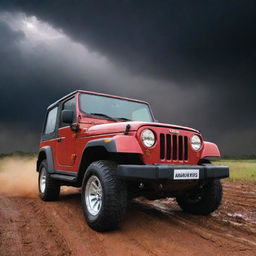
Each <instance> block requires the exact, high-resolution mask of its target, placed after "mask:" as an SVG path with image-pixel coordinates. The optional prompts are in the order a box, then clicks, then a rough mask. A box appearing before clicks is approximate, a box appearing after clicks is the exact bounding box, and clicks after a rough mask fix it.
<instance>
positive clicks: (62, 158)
mask: <svg viewBox="0 0 256 256" xmlns="http://www.w3.org/2000/svg"><path fill="white" fill-rule="evenodd" d="M64 109H68V110H72V111H74V119H73V123H75V122H76V99H75V97H72V98H71V99H69V100H67V101H65V102H64V103H63V104H62V109H61V110H64ZM56 141H57V142H56V158H57V166H58V167H57V168H58V170H64V171H72V167H73V166H74V164H75V160H76V154H75V142H76V132H74V131H72V130H71V129H70V126H69V125H68V124H65V123H62V122H61V120H60V125H59V129H58V136H57V139H56Z"/></svg>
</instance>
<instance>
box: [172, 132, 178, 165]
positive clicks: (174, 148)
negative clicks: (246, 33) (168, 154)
mask: <svg viewBox="0 0 256 256" xmlns="http://www.w3.org/2000/svg"><path fill="white" fill-rule="evenodd" d="M172 141H173V144H172V152H173V160H177V135H173V136H172Z"/></svg>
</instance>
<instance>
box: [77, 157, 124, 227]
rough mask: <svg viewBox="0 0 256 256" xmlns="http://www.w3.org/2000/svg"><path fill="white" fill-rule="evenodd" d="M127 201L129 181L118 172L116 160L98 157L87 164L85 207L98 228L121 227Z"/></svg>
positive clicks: (84, 187)
mask: <svg viewBox="0 0 256 256" xmlns="http://www.w3.org/2000/svg"><path fill="white" fill-rule="evenodd" d="M126 205H127V191H126V184H125V182H124V181H122V180H120V179H119V178H118V177H117V176H116V164H115V163H113V162H110V161H103V160H101V161H96V162H93V163H92V164H90V166H89V167H88V168H87V170H86V173H85V176H84V180H83V185H82V208H83V212H84V216H85V219H86V221H87V223H88V225H89V226H90V227H91V228H92V229H94V230H96V231H107V230H113V229H116V228H117V227H118V225H119V224H120V222H121V220H122V219H123V216H124V214H125V210H126Z"/></svg>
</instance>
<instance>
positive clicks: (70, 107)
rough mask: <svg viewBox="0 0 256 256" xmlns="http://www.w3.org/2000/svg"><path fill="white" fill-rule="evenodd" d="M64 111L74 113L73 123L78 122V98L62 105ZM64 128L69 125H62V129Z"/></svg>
mask: <svg viewBox="0 0 256 256" xmlns="http://www.w3.org/2000/svg"><path fill="white" fill-rule="evenodd" d="M64 109H68V110H73V111H74V119H73V123H75V122H76V98H75V97H73V98H71V99H70V100H67V101H66V102H64V103H63V105H62V110H64ZM64 126H67V124H64V123H61V127H64Z"/></svg>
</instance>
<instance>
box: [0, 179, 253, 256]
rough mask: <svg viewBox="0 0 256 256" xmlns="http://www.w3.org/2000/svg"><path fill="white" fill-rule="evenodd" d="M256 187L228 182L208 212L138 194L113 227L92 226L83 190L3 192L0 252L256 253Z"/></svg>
mask: <svg viewBox="0 0 256 256" xmlns="http://www.w3.org/2000/svg"><path fill="white" fill-rule="evenodd" d="M255 192H256V191H255V189H254V186H253V185H246V184H237V183H229V182H225V183H224V198H223V204H222V206H221V207H220V209H219V210H218V211H216V212H215V213H214V214H212V216H208V217H205V216H192V215H189V214H185V213H183V212H182V211H181V210H180V209H179V207H178V206H177V204H176V203H175V201H174V200H173V199H166V200H156V201H147V200H136V201H135V202H134V203H132V204H131V205H130V206H129V208H128V210H127V217H126V219H125V221H124V223H123V225H122V226H121V228H120V229H119V230H117V231H114V232H109V233H96V232H95V231H93V230H91V229H90V228H89V227H88V226H87V224H86V223H85V221H84V217H83V214H82V210H81V206H80V200H81V198H80V194H79V193H74V194H65V195H62V196H61V200H60V201H58V202H47V203H45V202H42V201H40V200H39V199H38V198H22V197H10V196H3V195H2V196H0V205H1V209H0V227H1V233H0V241H1V242H0V243H1V244H0V255H1V256H11V255H15V256H16V255H28V256H30V255H31V256H32V255H33V256H34V255H57V256H59V255H63V256H64V255H78V256H80V255H89V256H90V255H100V256H101V255H102V256H103V255H109V256H112V255H124V256H128V255H142V256H143V255H145V256H146V255H157V256H163V255H170V252H172V255H175V256H176V255H177V256H181V255H182V256H187V255H197V256H205V252H207V255H210V256H211V255H214V256H215V255H232V256H234V255H249V256H250V255H255V250H256V239H255V234H256V222H255V221H256V216H255V205H256V197H253V195H254V193H255ZM239 194H240V196H241V197H242V198H243V200H238V199H237V198H238V196H239ZM236 201H238V202H239V203H238V204H236V203H235V202H236ZM241 205H242V206H241Z"/></svg>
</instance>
